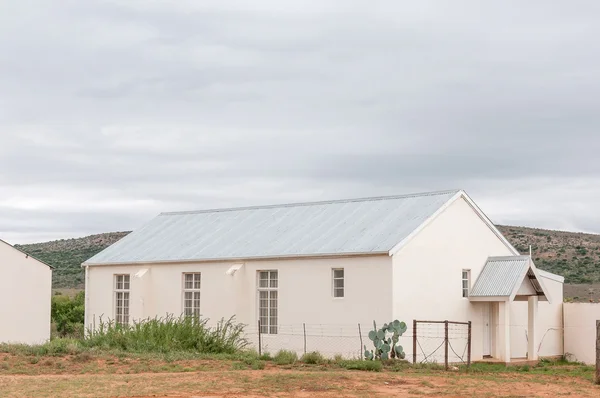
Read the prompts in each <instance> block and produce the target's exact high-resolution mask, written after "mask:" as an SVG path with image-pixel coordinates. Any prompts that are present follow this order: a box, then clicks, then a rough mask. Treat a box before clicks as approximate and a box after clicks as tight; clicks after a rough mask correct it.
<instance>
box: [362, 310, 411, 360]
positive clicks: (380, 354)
mask: <svg viewBox="0 0 600 398" xmlns="http://www.w3.org/2000/svg"><path fill="white" fill-rule="evenodd" d="M407 329H408V327H407V326H406V323H404V322H400V321H398V320H395V321H393V322H390V323H386V324H384V325H383V327H382V328H381V329H377V324H376V323H375V321H373V330H371V331H370V332H369V340H371V341H372V342H373V346H374V347H375V349H374V350H369V349H367V346H366V345H365V359H366V360H369V361H372V360H374V359H381V360H387V359H390V358H396V359H404V358H406V354H405V353H404V349H403V348H402V346H401V345H399V344H398V341H399V340H400V337H401V336H402V335H403V334H404V333H405V332H406V330H407Z"/></svg>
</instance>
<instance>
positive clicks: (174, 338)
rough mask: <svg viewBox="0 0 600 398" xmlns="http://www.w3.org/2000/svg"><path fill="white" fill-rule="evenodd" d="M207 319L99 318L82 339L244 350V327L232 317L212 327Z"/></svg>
mask: <svg viewBox="0 0 600 398" xmlns="http://www.w3.org/2000/svg"><path fill="white" fill-rule="evenodd" d="M207 322H208V319H197V318H194V317H179V318H174V317H166V318H154V319H146V320H142V321H139V322H134V323H133V324H132V325H128V326H122V325H117V324H114V323H113V322H107V323H104V322H100V325H99V327H98V328H97V330H96V331H94V332H93V334H92V335H91V336H90V337H89V338H87V339H85V340H82V344H84V345H86V346H87V347H100V348H103V349H120V350H123V351H132V352H172V351H197V352H202V353H227V354H233V353H236V352H239V351H240V350H243V349H244V348H245V347H246V346H247V345H248V341H247V340H246V339H245V338H244V337H243V332H244V327H243V325H241V324H238V323H236V322H235V321H234V318H230V319H228V320H224V319H223V320H221V321H220V322H218V323H217V325H216V326H214V327H209V326H208V325H207Z"/></svg>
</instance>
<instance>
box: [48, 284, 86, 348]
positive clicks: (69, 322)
mask: <svg viewBox="0 0 600 398" xmlns="http://www.w3.org/2000/svg"><path fill="white" fill-rule="evenodd" d="M84 300H85V293H84V292H79V293H78V294H77V295H76V296H75V297H74V298H72V299H71V298H70V297H69V296H63V295H54V296H52V304H51V317H52V325H53V330H54V331H55V333H56V334H55V336H54V337H73V338H82V337H83V330H84V328H83V320H84V314H85V303H84Z"/></svg>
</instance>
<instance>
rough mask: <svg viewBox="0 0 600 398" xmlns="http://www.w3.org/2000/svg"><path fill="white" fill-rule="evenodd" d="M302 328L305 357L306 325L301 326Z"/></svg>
mask: <svg viewBox="0 0 600 398" xmlns="http://www.w3.org/2000/svg"><path fill="white" fill-rule="evenodd" d="M302 328H303V329H304V355H306V323H303V324H302Z"/></svg>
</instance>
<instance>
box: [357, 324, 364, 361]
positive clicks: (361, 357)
mask: <svg viewBox="0 0 600 398" xmlns="http://www.w3.org/2000/svg"><path fill="white" fill-rule="evenodd" d="M358 337H360V351H359V352H360V359H364V355H363V341H362V330H360V322H359V323H358Z"/></svg>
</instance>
